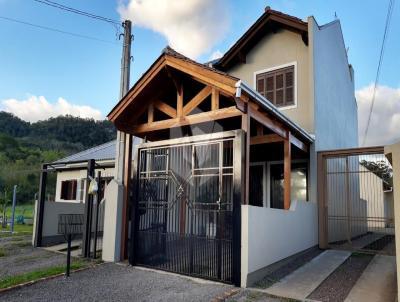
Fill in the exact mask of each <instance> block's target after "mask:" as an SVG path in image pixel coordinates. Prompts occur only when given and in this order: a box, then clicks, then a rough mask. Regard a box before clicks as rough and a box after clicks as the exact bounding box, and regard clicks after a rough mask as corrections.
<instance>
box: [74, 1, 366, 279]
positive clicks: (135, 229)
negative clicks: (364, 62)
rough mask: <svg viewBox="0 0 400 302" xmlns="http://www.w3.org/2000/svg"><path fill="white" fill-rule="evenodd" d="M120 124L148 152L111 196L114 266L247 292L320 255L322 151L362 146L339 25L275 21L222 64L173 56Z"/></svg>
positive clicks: (107, 255)
mask: <svg viewBox="0 0 400 302" xmlns="http://www.w3.org/2000/svg"><path fill="white" fill-rule="evenodd" d="M108 118H109V119H110V120H111V121H112V122H113V123H114V124H115V126H116V127H117V129H118V130H119V131H122V132H124V133H126V134H127V135H126V138H127V139H128V142H129V138H130V137H132V136H134V137H140V138H143V139H145V140H147V141H148V143H143V144H140V145H138V146H137V148H135V150H137V152H132V151H131V150H129V149H130V148H127V149H126V150H127V151H128V152H131V154H130V155H132V158H133V160H134V165H133V166H132V161H131V160H128V161H126V162H125V178H124V179H125V180H128V181H129V179H131V177H132V175H131V173H132V174H133V179H134V180H135V184H137V186H131V185H130V184H129V183H126V182H124V190H125V192H126V194H125V195H124V196H125V199H124V200H123V201H119V200H115V198H114V196H117V192H118V190H121V188H120V187H121V184H120V183H117V182H115V181H111V182H110V184H109V185H108V187H107V190H106V192H105V200H106V215H105V221H104V225H105V233H104V238H103V240H104V241H103V242H104V244H103V254H102V255H103V259H104V260H107V261H118V260H121V258H126V257H127V256H128V255H129V261H130V263H131V264H134V265H144V266H149V267H153V268H158V269H164V270H168V271H174V272H178V273H182V274H189V275H194V276H198V277H203V278H209V279H214V280H220V281H223V282H228V283H234V284H236V285H241V286H247V285H251V284H253V283H254V282H255V281H257V280H258V279H260V278H261V277H263V276H264V275H265V272H266V270H267V267H268V266H269V265H271V264H273V263H275V262H277V261H280V260H282V259H285V258H287V257H290V256H292V255H294V254H296V253H299V252H302V251H304V250H306V249H308V248H311V247H313V246H316V245H317V244H318V214H317V212H318V211H317V162H316V161H317V151H320V150H326V149H338V148H350V147H356V146H358V129H357V104H356V100H355V97H354V72H353V69H352V67H351V65H349V63H348V58H347V53H346V47H345V45H344V41H343V36H342V31H341V26H340V22H339V20H335V21H333V22H331V23H328V24H326V25H323V26H320V25H318V24H317V22H316V21H315V19H314V18H313V17H309V18H308V19H307V20H305V21H304V20H300V19H298V18H295V17H292V16H289V15H286V14H283V13H281V12H278V11H275V10H272V9H270V8H267V9H266V10H265V12H264V13H263V14H262V16H261V17H260V18H259V19H258V20H257V21H256V22H255V23H254V24H253V25H252V26H251V27H250V28H249V29H248V30H247V31H246V32H245V33H244V34H243V36H242V37H241V38H240V39H239V40H238V41H237V42H236V43H235V44H234V45H233V46H232V47H231V48H230V49H229V50H228V51H227V52H226V53H225V54H224V56H223V57H222V58H220V59H219V60H216V61H213V62H210V63H207V64H200V63H197V62H195V61H193V60H191V59H189V58H187V57H185V56H183V55H181V54H179V53H177V52H176V51H174V50H173V49H171V48H169V47H167V48H166V49H165V50H164V51H163V53H162V54H161V55H160V57H159V58H158V59H157V60H156V61H155V62H154V63H153V64H152V65H151V66H150V68H149V69H148V70H147V71H146V72H145V73H144V74H143V76H142V77H141V78H140V79H139V80H138V81H137V82H136V83H135V85H134V86H133V87H132V88H131V89H130V91H129V92H128V93H127V94H126V95H125V96H124V97H123V98H122V100H121V101H120V102H119V103H118V104H117V105H116V106H115V107H114V108H113V109H112V111H111V112H110V113H109V115H108ZM125 158H127V159H130V156H126V154H125ZM67 178H68V177H67ZM132 188H136V189H132ZM127 196H128V197H127ZM129 196H131V198H129ZM120 202H121V204H119V203H120ZM107 203H109V204H110V205H113V206H112V207H110V208H109V212H107V211H108V210H107ZM128 243H129V244H128Z"/></svg>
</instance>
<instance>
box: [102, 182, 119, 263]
mask: <svg viewBox="0 0 400 302" xmlns="http://www.w3.org/2000/svg"><path fill="white" fill-rule="evenodd" d="M118 196H123V186H122V185H121V184H119V183H118V182H117V181H116V180H115V179H113V180H112V181H111V182H110V183H109V184H108V185H107V186H106V188H105V192H104V199H105V211H104V214H105V215H104V231H103V251H102V259H103V260H104V261H110V262H117V261H119V260H120V259H121V236H122V235H121V234H122V221H121V217H122V202H121V201H122V198H118Z"/></svg>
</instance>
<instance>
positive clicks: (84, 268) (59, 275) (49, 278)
mask: <svg viewBox="0 0 400 302" xmlns="http://www.w3.org/2000/svg"><path fill="white" fill-rule="evenodd" d="M103 264H104V263H98V264H94V265H89V266H87V267H82V268H78V269H76V270H71V273H78V272H81V271H85V270H88V269H89V268H95V267H97V266H100V265H103ZM62 276H65V273H60V274H56V275H51V276H48V277H43V278H40V279H37V280H32V281H28V282H25V283H20V284H16V285H13V286H10V287H5V288H0V294H3V293H5V292H9V291H12V290H15V289H20V288H23V287H27V286H30V285H33V284H35V283H39V282H43V281H47V280H52V279H56V278H58V277H62Z"/></svg>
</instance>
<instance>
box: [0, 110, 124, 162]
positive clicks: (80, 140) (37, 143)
mask: <svg viewBox="0 0 400 302" xmlns="http://www.w3.org/2000/svg"><path fill="white" fill-rule="evenodd" d="M0 133H2V134H6V135H9V136H11V137H13V138H15V139H16V140H18V141H19V142H20V143H21V144H23V145H24V146H29V147H37V148H39V149H44V150H53V151H60V152H63V153H66V154H71V153H75V152H79V151H82V150H84V149H87V148H90V147H93V146H96V145H100V144H103V143H106V142H108V141H110V140H113V139H114V138H115V137H116V130H115V128H114V125H113V124H112V123H111V122H109V121H107V120H103V121H95V120H93V119H83V118H79V117H73V116H59V117H55V118H50V119H48V120H44V121H38V122H36V123H28V122H25V121H23V120H21V119H20V118H18V117H16V116H14V115H12V114H11V113H8V112H4V111H0Z"/></svg>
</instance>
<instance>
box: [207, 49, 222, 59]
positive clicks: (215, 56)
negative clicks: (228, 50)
mask: <svg viewBox="0 0 400 302" xmlns="http://www.w3.org/2000/svg"><path fill="white" fill-rule="evenodd" d="M223 55H224V54H223V53H222V52H221V51H220V50H216V51H214V52H213V53H212V54H211V56H210V61H213V60H216V59H219V58H222V56H223Z"/></svg>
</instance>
